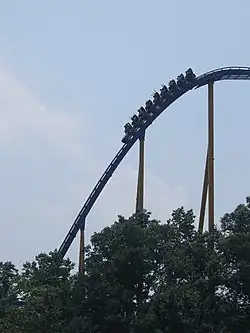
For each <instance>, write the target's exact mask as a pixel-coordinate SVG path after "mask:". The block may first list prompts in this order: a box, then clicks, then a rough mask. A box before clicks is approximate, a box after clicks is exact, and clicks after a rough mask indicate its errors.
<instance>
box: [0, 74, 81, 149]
mask: <svg viewBox="0 0 250 333" xmlns="http://www.w3.org/2000/svg"><path fill="white" fill-rule="evenodd" d="M0 88H1V89H0V103H1V104H0V105H1V109H0V117H1V123H0V144H1V145H12V144H15V143H16V142H17V141H19V140H25V139H26V138H27V137H28V136H29V137H31V136H33V135H36V136H38V137H42V138H43V140H44V141H45V142H46V143H48V144H49V145H52V146H54V148H56V149H60V150H64V151H65V152H67V153H69V152H72V151H73V152H77V150H78V149H79V144H78V140H77V136H76V133H77V122H76V119H74V118H72V117H70V116H69V115H68V114H66V113H62V112H55V111H53V112H51V110H49V109H48V108H47V107H46V106H45V105H43V104H41V103H40V102H39V101H38V100H37V99H36V98H35V97H34V96H33V95H32V94H31V93H30V92H29V90H28V89H27V88H26V87H25V86H24V85H22V84H21V83H20V82H18V81H17V80H15V78H13V77H12V76H11V75H10V74H9V73H7V72H6V71H4V70H0Z"/></svg>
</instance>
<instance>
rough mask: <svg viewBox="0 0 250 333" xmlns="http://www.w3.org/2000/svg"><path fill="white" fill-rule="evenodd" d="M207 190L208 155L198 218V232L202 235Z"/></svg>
mask: <svg viewBox="0 0 250 333" xmlns="http://www.w3.org/2000/svg"><path fill="white" fill-rule="evenodd" d="M207 190H208V154H207V157H206V166H205V173H204V180H203V188H202V195H201V208H200V217H199V228H198V230H199V232H200V233H202V232H203V229H204V219H205V211H206V204H207Z"/></svg>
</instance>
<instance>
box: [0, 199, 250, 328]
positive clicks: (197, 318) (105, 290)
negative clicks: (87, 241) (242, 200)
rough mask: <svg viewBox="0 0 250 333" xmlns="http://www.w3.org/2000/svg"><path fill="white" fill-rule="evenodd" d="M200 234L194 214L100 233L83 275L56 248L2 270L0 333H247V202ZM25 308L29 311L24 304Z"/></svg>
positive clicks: (132, 221)
mask: <svg viewBox="0 0 250 333" xmlns="http://www.w3.org/2000/svg"><path fill="white" fill-rule="evenodd" d="M220 222H221V223H220V228H218V229H215V230H214V231H213V232H211V233H203V234H200V233H198V232H197V231H196V229H195V216H194V214H193V212H192V210H189V211H185V210H184V208H179V209H177V210H175V211H174V212H173V213H172V216H171V218H170V219H169V220H168V221H167V222H166V223H161V222H160V221H157V220H154V219H151V217H150V214H149V213H148V212H146V211H144V212H143V213H140V214H134V215H132V216H131V217H129V218H128V219H125V218H124V217H122V216H119V218H118V221H117V222H115V223H114V224H113V225H112V226H110V227H107V228H105V229H103V230H102V231H101V232H99V233H95V234H94V235H93V236H92V238H91V245H90V246H88V247H87V249H86V266H85V274H84V276H78V274H72V270H73V268H74V265H73V264H72V262H71V261H70V260H69V259H62V258H60V256H59V255H58V253H57V252H56V251H54V252H51V253H49V254H40V255H38V256H37V257H36V258H35V260H34V261H33V262H26V263H25V264H24V265H23V268H22V270H21V271H18V270H17V269H16V268H15V266H14V265H13V264H12V263H10V262H1V263H0V300H1V301H0V302H1V304H0V332H4V333H80V332H81V333H85V332H86V333H167V332H169V333H210V332H216V333H224V332H225V333H234V332H237V333H238V332H239V331H241V332H250V201H249V199H247V202H246V204H242V205H239V206H238V207H237V208H236V209H235V210H234V211H233V212H232V213H230V214H226V215H225V216H224V217H223V218H222V219H221V221H220ZM20 301H22V302H23V304H22V305H21V304H20Z"/></svg>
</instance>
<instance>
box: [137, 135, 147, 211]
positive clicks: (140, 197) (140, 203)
mask: <svg viewBox="0 0 250 333" xmlns="http://www.w3.org/2000/svg"><path fill="white" fill-rule="evenodd" d="M144 145H145V132H143V134H142V135H141V137H140V139H139V168H138V183H137V195H136V212H141V211H142V210H143V208H144Z"/></svg>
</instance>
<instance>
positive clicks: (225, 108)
mask: <svg viewBox="0 0 250 333" xmlns="http://www.w3.org/2000/svg"><path fill="white" fill-rule="evenodd" d="M240 4H241V6H240V7H239V3H237V2H234V1H230V2H229V1H226V0H221V1H220V2H219V1H216V0H210V1H199V0H190V1H184V0H182V1H173V2H172V3H171V2H170V1H163V0H155V1H149V0H136V1H132V0H126V1H117V0H108V1H84V0H81V1H80V0H73V1H66V0H60V1H59V0H53V1H51V0H43V1H33V0H22V1H19V0H16V1H14V0H9V1H4V0H0V116H1V121H0V154H1V159H0V160H1V163H0V184H1V187H0V209H1V219H0V230H1V232H0V253H1V258H0V260H12V261H14V263H16V264H17V265H20V263H21V262H22V261H24V260H31V259H32V258H33V257H34V255H36V254H37V253H39V252H42V251H49V250H51V249H54V248H55V247H58V246H59V245H60V243H61V241H62V240H63V238H64V236H65V235H66V233H67V231H68V229H69V227H70V225H71V223H72V222H73V220H74V218H75V216H76V215H77V213H78V211H79V209H80V208H81V206H82V204H83V203H84V200H85V199H86V197H87V195H88V193H89V192H90V190H91V189H92V187H93V186H94V185H95V183H96V181H97V180H98V178H99V177H100V176H101V173H102V171H103V170H104V169H105V168H106V166H107V164H108V163H109V162H110V161H111V159H112V158H113V155H114V154H115V153H116V151H117V150H118V149H119V148H120V145H121V142H120V140H121V138H122V136H123V125H124V123H125V122H127V120H128V119H129V117H130V116H131V115H132V114H133V112H135V111H136V110H137V108H139V107H140V106H141V105H142V104H143V103H144V102H145V101H146V100H147V99H148V98H149V97H150V95H151V94H152V92H153V90H154V89H156V90H157V89H159V88H160V85H161V84H162V83H168V81H169V80H170V79H171V78H173V77H176V76H177V75H179V73H181V72H184V71H185V70H186V69H187V68H188V67H192V68H193V69H194V71H195V72H196V74H197V75H198V74H202V73H203V72H205V71H208V70H211V69H213V68H217V67H222V66H236V65H239V66H248V65H249V66H250V62H249V59H250V47H249V45H248V44H249V43H248V42H247V41H248V37H249V36H248V31H249V23H248V21H249V18H248V16H249V15H248V14H249V10H250V3H249V1H247V0H241V2H240ZM249 91H250V82H220V83H218V84H216V86H215V121H216V133H215V144H216V149H215V179H216V197H215V198H216V219H217V220H218V219H219V217H220V216H221V215H223V214H224V212H226V211H230V210H232V209H233V208H234V207H235V205H237V204H238V203H240V202H243V201H244V199H245V196H247V195H249V194H250V179H249V177H248V173H249V166H250V157H249V154H248V151H249V140H248V136H247V133H248V132H249V131H248V126H249V122H250V115H249V111H248V106H249V102H250V94H249ZM206 108H207V91H206V88H202V89H200V90H197V91H192V92H190V93H188V94H187V95H185V96H184V97H183V98H182V99H181V100H179V101H178V102H177V103H175V104H174V105H173V106H172V107H171V108H169V109H168V110H167V111H166V112H165V113H164V114H163V115H162V116H161V117H160V118H159V119H157V121H156V122H155V124H154V125H153V126H152V127H151V128H150V129H149V130H148V132H147V137H146V208H147V209H148V210H150V211H152V212H153V216H154V217H156V218H160V219H161V220H163V221H164V220H166V219H167V218H168V217H169V214H170V213H171V211H172V210H173V209H174V208H177V207H179V206H180V205H184V206H185V207H186V208H193V209H194V210H195V211H196V212H198V209H199V204H200V193H201V186H202V179H203V169H204V161H205V154H206V140H207V113H206ZM137 150H138V148H137V147H134V149H133V150H132V151H131V152H130V154H129V156H128V157H126V159H125V161H124V163H123V165H122V166H121V167H120V168H119V170H118V171H117V173H116V174H115V175H114V177H113V178H112V180H111V181H110V183H109V184H108V186H107V188H106V189H105V190H104V192H103V194H102V195H101V197H100V199H99V200H98V202H97V203H96V205H95V207H94V209H93V210H92V212H91V214H90V215H89V218H88V221H87V237H88V238H89V237H90V235H91V234H92V233H93V232H94V231H99V230H100V229H101V228H103V227H104V226H106V225H108V224H110V223H112V222H113V221H114V220H115V219H116V216H117V214H124V215H126V216H128V215H130V214H131V213H132V212H133V210H134V205H135V188H136V177H137V169H136V168H137ZM77 246H78V240H76V241H75V242H74V245H73V246H72V248H71V249H70V251H69V255H70V257H71V258H72V259H73V260H74V261H75V260H77V254H78V247H77Z"/></svg>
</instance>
